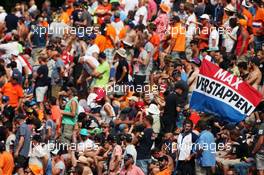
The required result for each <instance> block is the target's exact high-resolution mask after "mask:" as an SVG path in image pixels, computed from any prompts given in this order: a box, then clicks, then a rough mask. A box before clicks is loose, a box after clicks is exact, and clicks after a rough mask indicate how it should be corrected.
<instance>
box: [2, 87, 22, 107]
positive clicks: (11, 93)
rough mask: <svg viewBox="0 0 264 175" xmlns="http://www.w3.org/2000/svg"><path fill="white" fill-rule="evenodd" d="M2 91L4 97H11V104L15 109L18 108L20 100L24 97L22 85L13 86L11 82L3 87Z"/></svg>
mask: <svg viewBox="0 0 264 175" xmlns="http://www.w3.org/2000/svg"><path fill="white" fill-rule="evenodd" d="M1 91H2V93H3V95H5V96H8V97H9V104H10V105H11V106H12V107H14V108H15V107H17V106H18V102H19V98H22V97H23V96H24V93H23V89H22V87H21V85H19V84H16V85H13V84H12V83H10V82H8V83H6V84H5V85H4V86H3V87H2V89H1Z"/></svg>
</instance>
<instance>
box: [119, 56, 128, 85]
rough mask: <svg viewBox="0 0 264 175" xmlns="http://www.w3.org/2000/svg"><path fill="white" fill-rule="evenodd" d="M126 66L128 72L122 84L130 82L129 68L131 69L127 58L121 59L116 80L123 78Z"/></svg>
mask: <svg viewBox="0 0 264 175" xmlns="http://www.w3.org/2000/svg"><path fill="white" fill-rule="evenodd" d="M124 66H125V67H126V69H127V73H126V75H125V77H124V78H123V80H122V81H121V82H120V84H122V83H128V69H129V67H128V63H127V61H126V60H124V59H121V60H119V62H118V66H117V68H116V81H118V80H119V79H120V78H121V76H122V72H123V67H124Z"/></svg>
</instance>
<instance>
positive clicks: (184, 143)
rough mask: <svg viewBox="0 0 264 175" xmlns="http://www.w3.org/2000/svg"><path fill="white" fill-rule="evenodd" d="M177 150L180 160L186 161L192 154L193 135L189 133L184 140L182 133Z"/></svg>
mask: <svg viewBox="0 0 264 175" xmlns="http://www.w3.org/2000/svg"><path fill="white" fill-rule="evenodd" d="M177 149H178V152H179V159H178V160H185V159H186V158H188V157H189V156H190V154H191V150H192V133H189V134H188V135H186V136H185V137H184V138H183V134H182V133H181V134H180V135H179V137H178V140H177Z"/></svg>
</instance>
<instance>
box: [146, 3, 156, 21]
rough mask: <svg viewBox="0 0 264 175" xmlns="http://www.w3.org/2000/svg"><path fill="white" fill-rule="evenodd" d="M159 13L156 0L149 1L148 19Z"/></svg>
mask: <svg viewBox="0 0 264 175" xmlns="http://www.w3.org/2000/svg"><path fill="white" fill-rule="evenodd" d="M156 13H157V4H156V2H155V1H154V0H149V1H148V18H147V20H148V21H150V20H151V18H152V17H153V16H154V15H156Z"/></svg>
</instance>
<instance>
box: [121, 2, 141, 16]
mask: <svg viewBox="0 0 264 175" xmlns="http://www.w3.org/2000/svg"><path fill="white" fill-rule="evenodd" d="M124 4H125V13H126V15H127V14H128V12H129V11H130V10H131V11H134V10H135V9H136V7H138V0H124Z"/></svg>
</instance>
